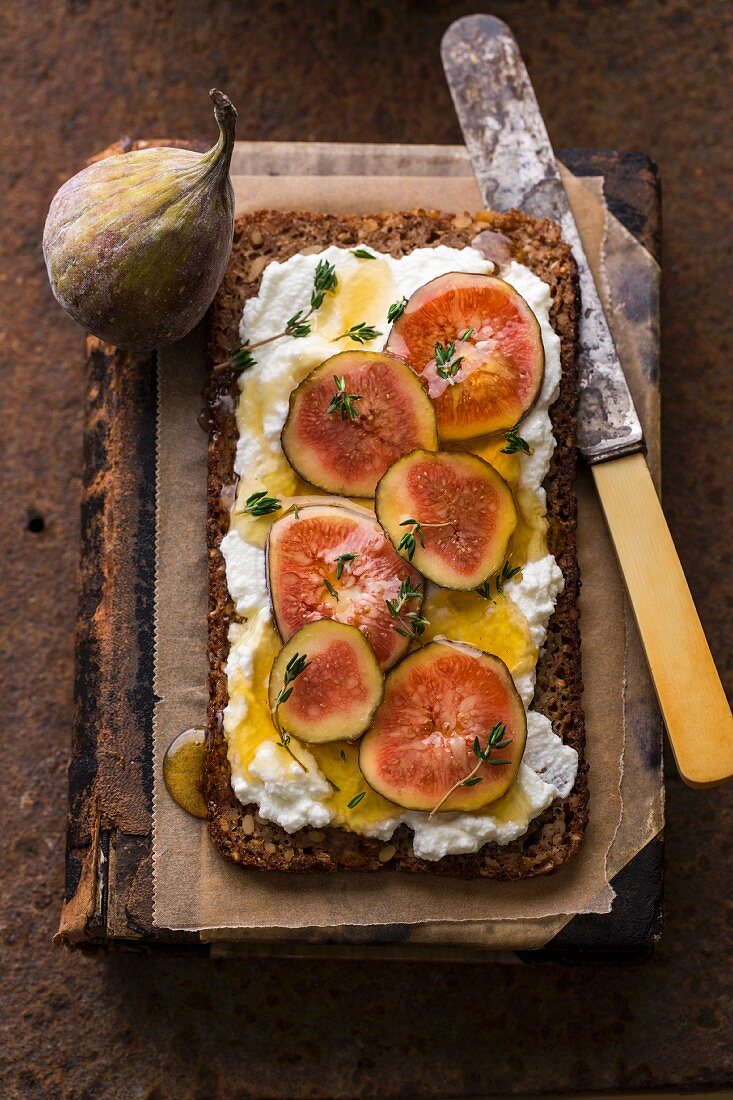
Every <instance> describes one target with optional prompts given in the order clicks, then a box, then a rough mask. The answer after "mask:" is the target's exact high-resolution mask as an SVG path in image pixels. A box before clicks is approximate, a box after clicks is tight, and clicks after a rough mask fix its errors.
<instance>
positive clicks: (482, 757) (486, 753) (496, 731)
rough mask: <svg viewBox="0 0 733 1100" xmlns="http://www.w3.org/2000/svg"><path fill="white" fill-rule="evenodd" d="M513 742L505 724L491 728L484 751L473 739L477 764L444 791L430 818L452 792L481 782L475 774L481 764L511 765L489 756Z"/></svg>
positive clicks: (480, 777) (476, 740)
mask: <svg viewBox="0 0 733 1100" xmlns="http://www.w3.org/2000/svg"><path fill="white" fill-rule="evenodd" d="M513 740H514V738H513V737H507V736H506V722H497V723H496V725H495V726H494V727H493V728H492V730H491V731H490V732H489V735H488V737H487V738H486V748H484V749H482V748H481V742H480V741H479V739H478V737H474V739H473V752H474V756H476V757H478V763H477V764H476V766H475V768H473V769H472V770H471V771H470V772H469V773H468V775H467V776H466V777H465V778H464V779H459V780H458V782H457V783H454V784H453V786H452V787H451V788H450V790H449V791H446V793H445V794H444V795H443V797H442V798H441V800H440V802H438V804H437V805H436V806H434V807H433V808H432V810H431V811H430V817H432V816H433V814H435V813H437V812H438V810H439V809H440V807H441V806H442V805H443V804H444V803H445V802H447V801H448V799H449V798H450V796H451V795H452V794H453V792H454V791H456V790H458V788H459V787H473V786H475V784H476V783H480V782H481V780H482V779H483V776H481V775H477V774H476V773H477V772H478V771H479V769H480V768H481V766H482V764H491V765H492V766H497V767H500V766H502V765H505V764H511V760H492V759H491V754H492V752H494V750H495V749H500V748H501V749H503V748H506V746H507V745H511V743H512V741H513Z"/></svg>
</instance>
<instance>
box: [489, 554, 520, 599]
mask: <svg viewBox="0 0 733 1100" xmlns="http://www.w3.org/2000/svg"><path fill="white" fill-rule="evenodd" d="M521 572H522V567H521V565H514V566H513V565H512V564H511V562H508V561H505V562H504V564H503V565H502V567H501V573H499V575H498V576H497V577H496V579H495V581H494V584H495V585H496V591H497V592H498V593H499V595H500V596H503V595H504V585H505V584H506V582H507V581H510V580H511V579H512V577H516V575H517V573H521Z"/></svg>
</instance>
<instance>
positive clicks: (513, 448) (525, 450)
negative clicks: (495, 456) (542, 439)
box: [499, 428, 533, 455]
mask: <svg viewBox="0 0 733 1100" xmlns="http://www.w3.org/2000/svg"><path fill="white" fill-rule="evenodd" d="M504 438H505V439H506V444H507V445H506V447H502V448H501V451H500V452H499V453H500V454H503V455H515V454H517V453H521V454H524V455H531V454H532V453H533V451H532V448H531V447H530V445H529V443H528V442H527V440H526V439H523V438H522V437H521V435H520V434H519V432H518V431H517V429H516V428H512V429H511V430H510V431H508V432H505V433H504Z"/></svg>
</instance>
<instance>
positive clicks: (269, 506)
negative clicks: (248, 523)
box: [234, 489, 282, 517]
mask: <svg viewBox="0 0 733 1100" xmlns="http://www.w3.org/2000/svg"><path fill="white" fill-rule="evenodd" d="M281 508H282V504H281V502H280V501H279V500H278V498H277V497H268V495H267V489H262V490H261V491H260V492H259V493H252V496H249V497H247V499H246V501H245V502H244V507H243V508H235V509H234V515H235V516H241V515H248V516H255V517H259V516H269V515H270V514H271V513H272V512H279V511H280V509H281Z"/></svg>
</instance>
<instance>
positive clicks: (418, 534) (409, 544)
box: [397, 518, 456, 561]
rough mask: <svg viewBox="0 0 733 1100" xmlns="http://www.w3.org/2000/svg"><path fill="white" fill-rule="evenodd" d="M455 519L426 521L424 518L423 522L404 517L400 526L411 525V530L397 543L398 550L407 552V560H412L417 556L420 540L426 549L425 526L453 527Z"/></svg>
mask: <svg viewBox="0 0 733 1100" xmlns="http://www.w3.org/2000/svg"><path fill="white" fill-rule="evenodd" d="M455 522H456V521H455V520H454V519H446V520H444V521H443V522H441V523H426V522H425V521H424V520H423V521H422V522H421V521H419V520H416V519H412V518H410V519H403V520H402V521H401V523H400V527H409V528H410V530H409V531H405V533H404V535H403V536H402V538H401V539H400V541H399V543H398V544H397V552H398V553H401V552H402V551H403V550H404V551H405V553H406V554H407V560H408V561H412V559H413V558H414V557H415V551H416V550H417V544H418V542H419V543H420V545H421V546H422V548H423V550H424V549H425V532H424V530H423V529H424V528H425V527H453V526H455Z"/></svg>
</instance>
